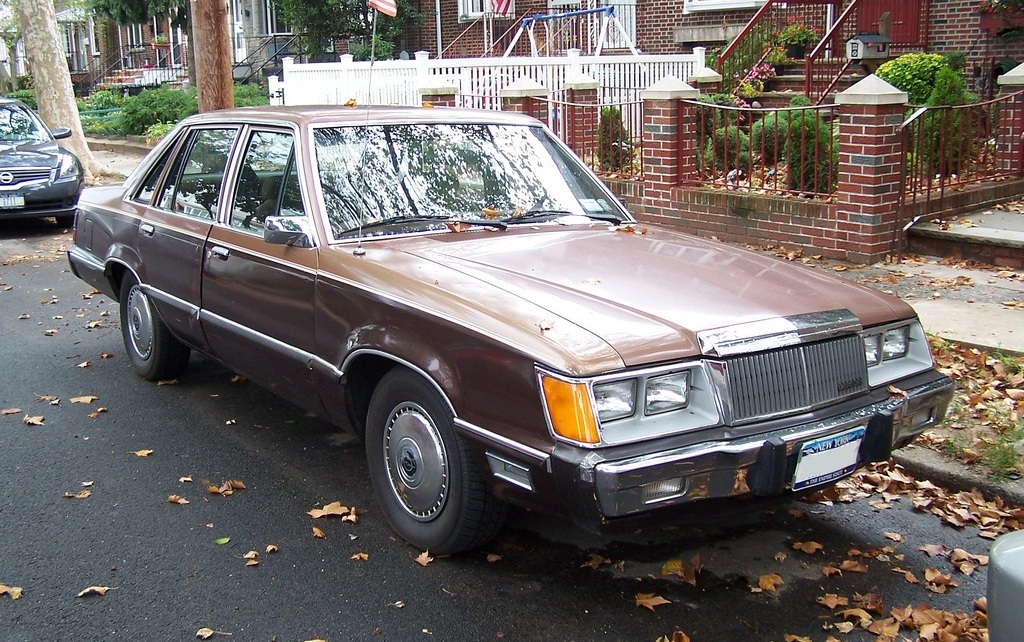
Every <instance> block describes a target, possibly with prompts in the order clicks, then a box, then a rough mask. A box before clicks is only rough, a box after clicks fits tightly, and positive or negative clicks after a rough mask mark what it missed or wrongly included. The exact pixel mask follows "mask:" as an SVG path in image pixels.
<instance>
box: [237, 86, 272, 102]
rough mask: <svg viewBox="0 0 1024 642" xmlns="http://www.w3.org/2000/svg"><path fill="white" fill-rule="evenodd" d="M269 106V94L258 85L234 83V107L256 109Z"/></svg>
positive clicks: (264, 88)
mask: <svg viewBox="0 0 1024 642" xmlns="http://www.w3.org/2000/svg"><path fill="white" fill-rule="evenodd" d="M269 104H270V94H269V93H268V92H267V88H266V87H264V86H263V85H262V84H260V83H251V84H244V85H243V84H240V83H235V107H258V106H260V105H269Z"/></svg>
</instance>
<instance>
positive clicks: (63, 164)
mask: <svg viewBox="0 0 1024 642" xmlns="http://www.w3.org/2000/svg"><path fill="white" fill-rule="evenodd" d="M77 175H78V163H77V162H75V157H74V156H72V155H71V154H61V155H60V170H59V171H58V173H57V177H58V178H71V177H73V176H77Z"/></svg>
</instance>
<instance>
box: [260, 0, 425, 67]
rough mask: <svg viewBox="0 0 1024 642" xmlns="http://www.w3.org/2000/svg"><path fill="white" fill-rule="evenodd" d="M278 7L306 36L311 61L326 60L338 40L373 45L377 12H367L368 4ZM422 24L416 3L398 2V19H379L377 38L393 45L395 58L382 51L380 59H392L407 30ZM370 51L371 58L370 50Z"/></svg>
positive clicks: (343, 1)
mask: <svg viewBox="0 0 1024 642" xmlns="http://www.w3.org/2000/svg"><path fill="white" fill-rule="evenodd" d="M277 6H278V8H279V9H280V10H281V12H282V14H283V15H284V18H285V20H287V21H288V24H290V25H292V27H294V28H295V30H296V32H299V33H303V34H305V38H304V41H303V46H304V47H305V49H306V50H305V51H304V52H303V53H305V54H307V55H309V56H310V57H314V58H318V57H323V54H324V52H329V51H333V50H334V41H335V40H356V41H358V42H365V43H369V42H370V35H371V33H372V26H373V13H374V12H373V11H371V10H368V9H367V5H366V0H338V1H335V2H324V1H323V0H277ZM419 21H420V13H419V9H418V8H417V4H416V3H414V2H412V0H398V15H397V16H395V17H394V18H391V17H388V16H385V15H379V16H378V17H377V37H378V38H379V39H380V40H383V41H385V42H388V43H391V45H392V55H391V56H384V55H383V53H384V52H382V51H381V50H380V49H378V50H377V52H376V53H377V57H378V58H381V59H383V58H385V57H392V56H393V52H394V50H395V49H398V48H399V47H400V43H401V38H402V32H403V30H407V31H415V27H416V25H418V23H419ZM351 48H352V49H355V48H356V47H351ZM366 51H367V55H368V53H369V47H366ZM351 53H353V55H354V54H355V53H356V52H355V51H352V52H351Z"/></svg>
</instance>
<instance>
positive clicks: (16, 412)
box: [0, 408, 21, 416]
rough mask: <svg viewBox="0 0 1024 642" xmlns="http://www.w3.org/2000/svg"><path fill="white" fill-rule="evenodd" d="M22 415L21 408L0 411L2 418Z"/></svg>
mask: <svg viewBox="0 0 1024 642" xmlns="http://www.w3.org/2000/svg"><path fill="white" fill-rule="evenodd" d="M20 414H21V408H4V409H3V410H0V415H2V416H7V415H20Z"/></svg>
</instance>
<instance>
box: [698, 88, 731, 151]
mask: <svg viewBox="0 0 1024 642" xmlns="http://www.w3.org/2000/svg"><path fill="white" fill-rule="evenodd" d="M697 102H699V103H707V104H708V105H721V106H728V107H735V106H736V102H735V100H734V99H733V97H732V96H730V95H729V94H701V95H700V96H698V97H697ZM738 119H739V113H738V112H736V111H734V110H732V109H718V108H716V107H711V106H708V107H705V106H704V105H699V106H698V107H697V123H696V126H697V127H700V134H699V135H700V138H699V140H704V139H706V138H709V137H710V136H711V134H712V132H714V131H715V130H716V129H720V128H722V127H725V126H726V125H735V124H736V122H737V120H738Z"/></svg>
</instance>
